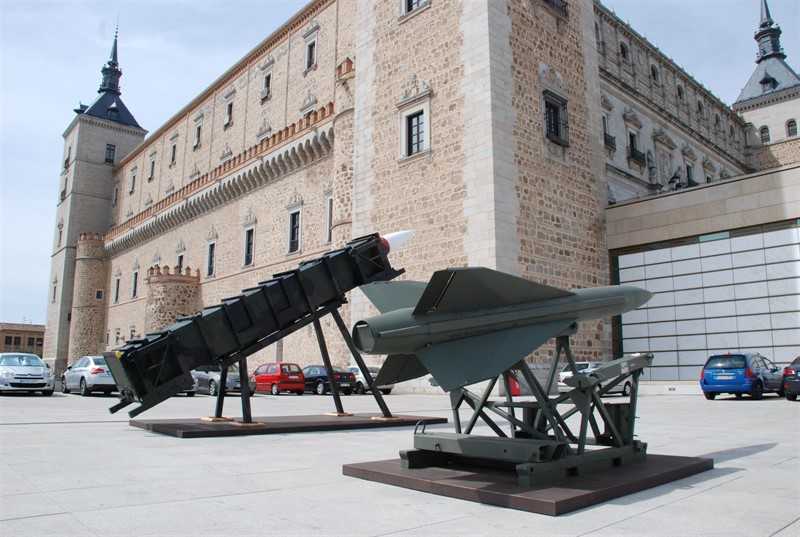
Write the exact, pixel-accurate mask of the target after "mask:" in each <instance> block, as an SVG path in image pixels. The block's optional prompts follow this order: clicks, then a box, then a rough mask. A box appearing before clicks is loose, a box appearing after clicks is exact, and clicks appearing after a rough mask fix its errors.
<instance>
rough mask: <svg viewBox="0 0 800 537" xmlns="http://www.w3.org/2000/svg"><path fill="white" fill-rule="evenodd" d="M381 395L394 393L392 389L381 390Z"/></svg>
mask: <svg viewBox="0 0 800 537" xmlns="http://www.w3.org/2000/svg"><path fill="white" fill-rule="evenodd" d="M381 393H382V394H383V395H389V394H390V393H392V389H391V388H384V389H383V390H381Z"/></svg>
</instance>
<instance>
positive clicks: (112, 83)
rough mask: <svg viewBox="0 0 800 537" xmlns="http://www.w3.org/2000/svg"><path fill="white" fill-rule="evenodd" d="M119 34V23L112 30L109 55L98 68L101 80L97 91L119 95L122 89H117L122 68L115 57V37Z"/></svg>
mask: <svg viewBox="0 0 800 537" xmlns="http://www.w3.org/2000/svg"><path fill="white" fill-rule="evenodd" d="M118 36H119V25H117V28H116V29H115V30H114V43H113V44H112V45H111V55H110V56H109V58H108V62H107V63H106V64H105V65H104V66H103V68H102V69H101V70H100V72H101V73H103V81H102V82H101V83H100V89H98V90H97V93H106V92H109V93H114V94H116V95H120V94H121V93H122V91H120V89H119V79H120V77H122V69H120V68H119V61H118V59H117V37H118Z"/></svg>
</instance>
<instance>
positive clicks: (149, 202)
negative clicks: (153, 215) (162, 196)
mask: <svg viewBox="0 0 800 537" xmlns="http://www.w3.org/2000/svg"><path fill="white" fill-rule="evenodd" d="M152 204H153V196H151V195H150V193H149V192H148V193H147V195H146V196H145V197H144V206H145V207H150V206H151V205H152Z"/></svg>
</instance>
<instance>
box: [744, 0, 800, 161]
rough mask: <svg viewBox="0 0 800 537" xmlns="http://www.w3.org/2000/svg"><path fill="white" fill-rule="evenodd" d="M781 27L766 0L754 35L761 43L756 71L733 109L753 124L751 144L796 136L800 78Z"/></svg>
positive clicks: (762, 5) (774, 141)
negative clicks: (789, 58)
mask: <svg viewBox="0 0 800 537" xmlns="http://www.w3.org/2000/svg"><path fill="white" fill-rule="evenodd" d="M781 34H782V31H781V28H780V26H778V24H777V23H776V22H775V21H774V20H773V19H772V13H770V9H769V4H768V3H767V0H761V18H760V20H759V23H758V28H757V29H756V33H755V35H754V36H753V39H755V41H756V43H757V44H758V53H757V55H756V68H755V71H753V74H752V75H750V79H749V80H748V81H747V84H745V86H744V88H742V91H741V92H740V93H739V97H738V98H737V99H736V102H735V103H733V107H732V108H733V109H734V110H735V111H736V112H739V114H740V115H741V116H742V118H743V119H744V120H745V121H747V122H748V123H750V124H751V125H752V127H753V128H752V129H751V130H750V131H751V136H755V139H751V140H748V145H756V146H757V145H759V144H760V145H770V144H775V143H780V142H784V141H785V140H787V139H788V138H795V137H797V122H798V121H800V117H799V116H800V114H798V113H797V111H798V108H800V76H798V74H797V73H796V72H795V71H794V69H792V68H791V67H790V66H789V64H788V63H787V62H786V53H785V52H784V50H783V47H782V46H781Z"/></svg>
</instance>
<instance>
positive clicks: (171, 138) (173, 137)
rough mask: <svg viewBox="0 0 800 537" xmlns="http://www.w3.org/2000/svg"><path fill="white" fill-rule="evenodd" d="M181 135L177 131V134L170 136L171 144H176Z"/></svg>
mask: <svg viewBox="0 0 800 537" xmlns="http://www.w3.org/2000/svg"><path fill="white" fill-rule="evenodd" d="M179 135H180V133H179V132H177V131H176V132H174V133H173V134H172V136H170V137H169V141H170V142H174V141H175V140H177V139H178V136H179Z"/></svg>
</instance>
